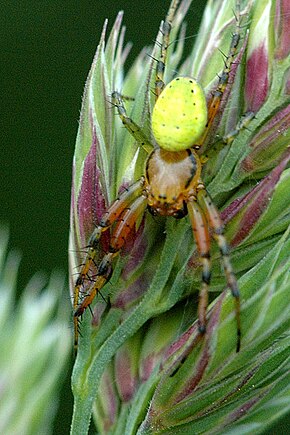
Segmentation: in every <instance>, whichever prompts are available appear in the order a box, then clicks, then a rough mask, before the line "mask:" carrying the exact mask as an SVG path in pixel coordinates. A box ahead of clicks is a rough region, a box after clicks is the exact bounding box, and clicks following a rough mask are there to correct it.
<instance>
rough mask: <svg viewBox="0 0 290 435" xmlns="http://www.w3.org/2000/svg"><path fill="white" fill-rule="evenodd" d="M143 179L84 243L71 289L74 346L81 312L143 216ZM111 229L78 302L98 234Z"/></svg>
mask: <svg viewBox="0 0 290 435" xmlns="http://www.w3.org/2000/svg"><path fill="white" fill-rule="evenodd" d="M143 186H144V179H143V178H141V179H140V180H138V181H137V182H136V183H134V184H132V185H131V186H130V187H129V188H128V189H127V190H125V191H124V192H123V193H122V194H121V195H120V196H119V197H118V198H117V199H116V200H115V201H114V202H113V203H112V205H111V206H110V207H109V209H108V211H107V212H106V213H105V214H104V216H103V218H102V219H101V221H100V223H99V225H98V226H97V227H96V228H95V230H94V232H93V234H92V236H91V238H90V240H89V244H88V252H87V255H86V257H85V260H84V263H83V265H82V267H81V270H80V273H79V276H78V278H77V280H76V284H75V290H74V344H75V348H77V345H78V320H79V317H80V316H81V315H82V314H83V312H84V311H85V309H86V308H87V307H88V306H89V305H90V304H91V303H92V301H93V299H94V297H95V296H96V294H97V293H98V292H99V291H100V290H101V288H102V287H103V286H104V285H105V284H106V282H107V281H108V279H109V278H110V276H111V271H112V261H113V259H114V257H115V256H116V255H117V254H118V253H119V251H120V249H122V247H123V246H124V244H125V242H126V240H127V237H128V235H129V233H130V232H131V231H132V229H133V228H134V227H135V225H136V222H137V220H138V219H139V217H141V216H142V215H143V214H144V211H145V209H146V206H147V199H146V197H145V196H144V195H143ZM110 227H113V231H112V235H111V238H110V247H109V252H108V253H107V254H105V256H104V257H103V259H102V260H101V262H100V264H99V265H98V267H97V273H96V275H95V276H94V283H93V285H92V286H91V287H90V288H89V290H88V292H86V294H85V295H84V296H83V298H82V299H81V300H80V295H81V288H82V286H83V285H84V282H85V280H86V279H87V278H89V276H88V274H89V271H90V269H91V267H92V266H93V264H94V262H95V258H96V255H97V252H98V247H99V240H100V237H101V234H102V233H103V232H104V231H106V230H108V229H109V228H110Z"/></svg>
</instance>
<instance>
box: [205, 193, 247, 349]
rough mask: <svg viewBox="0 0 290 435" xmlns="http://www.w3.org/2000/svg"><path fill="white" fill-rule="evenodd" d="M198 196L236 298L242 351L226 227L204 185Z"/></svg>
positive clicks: (238, 336)
mask: <svg viewBox="0 0 290 435" xmlns="http://www.w3.org/2000/svg"><path fill="white" fill-rule="evenodd" d="M199 189H200V190H199V191H198V194H197V200H198V202H199V204H200V205H201V207H202V209H203V210H204V212H205V214H206V218H207V220H208V223H209V226H210V227H211V228H212V230H213V235H214V238H215V240H216V241H217V244H218V246H219V249H220V253H221V258H222V262H223V267H224V271H225V275H226V279H227V285H228V287H229V288H230V290H231V293H232V296H233V297H234V298H235V310H236V321H237V348H236V349H237V352H238V351H239V350H240V345H241V320H240V311H241V308H240V291H239V287H238V283H237V279H236V276H235V274H234V271H233V268H232V265H231V262H230V258H229V251H230V250H229V246H228V243H227V241H226V238H225V236H224V225H223V223H222V220H221V218H220V215H219V212H218V210H217V208H216V207H215V205H214V204H213V202H212V199H211V198H210V196H209V194H208V193H207V191H206V189H205V188H204V186H203V185H201V186H200V187H199Z"/></svg>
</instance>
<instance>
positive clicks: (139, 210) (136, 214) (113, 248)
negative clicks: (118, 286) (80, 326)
mask: <svg viewBox="0 0 290 435" xmlns="http://www.w3.org/2000/svg"><path fill="white" fill-rule="evenodd" d="M146 207H147V199H146V196H144V195H141V196H139V197H138V198H136V199H135V200H134V201H133V202H132V203H131V204H130V205H129V206H128V207H127V208H126V209H125V210H124V211H123V213H122V214H121V216H120V218H119V219H118V221H117V222H116V226H115V228H114V229H113V232H112V237H111V240H110V247H109V252H108V253H107V254H106V255H105V256H104V257H103V259H102V261H101V262H100V264H99V266H98V270H97V273H96V276H95V278H94V280H95V282H94V285H93V286H92V287H91V288H90V289H89V292H88V293H87V294H86V295H85V297H84V299H83V300H82V301H81V303H80V304H79V305H78V307H77V309H76V311H75V313H74V316H75V317H79V316H81V315H82V314H83V312H84V311H85V309H86V308H88V306H89V305H90V304H91V303H92V301H93V299H94V298H95V296H96V294H97V293H98V292H99V291H100V290H101V288H102V287H103V286H104V285H105V284H106V282H107V281H108V278H109V277H110V276H111V272H112V270H111V269H112V261H113V259H114V257H116V255H117V254H119V251H120V250H121V249H122V248H123V246H124V244H125V242H126V240H127V239H128V236H129V234H130V233H131V231H132V230H133V229H134V227H135V226H136V223H137V221H138V219H139V218H140V217H142V216H143V214H144V212H145V209H146Z"/></svg>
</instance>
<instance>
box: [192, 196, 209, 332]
mask: <svg viewBox="0 0 290 435" xmlns="http://www.w3.org/2000/svg"><path fill="white" fill-rule="evenodd" d="M187 209H188V214H189V218H190V221H191V225H192V230H193V236H194V239H195V241H196V245H197V250H198V253H199V258H200V261H201V264H202V286H201V289H200V291H199V301H198V307H197V310H198V328H199V332H200V333H201V334H204V333H205V330H206V311H207V306H208V289H209V285H210V279H211V260H210V236H209V230H208V223H207V221H206V218H205V215H204V213H203V211H202V209H201V208H200V206H199V205H198V203H197V200H196V198H193V199H191V200H190V201H189V202H188V203H187Z"/></svg>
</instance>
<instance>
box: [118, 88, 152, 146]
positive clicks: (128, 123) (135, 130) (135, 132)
mask: <svg viewBox="0 0 290 435" xmlns="http://www.w3.org/2000/svg"><path fill="white" fill-rule="evenodd" d="M124 99H129V98H128V97H124V96H123V95H121V94H120V93H119V92H116V91H114V92H113V93H112V103H113V104H114V106H115V107H116V108H117V110H118V115H119V117H120V119H121V121H122V124H123V125H124V127H126V129H127V130H128V131H129V133H130V134H131V135H132V136H133V137H134V139H135V140H136V142H137V143H138V145H141V146H142V148H143V149H144V150H145V151H146V152H147V153H148V154H149V153H150V152H151V151H152V150H153V145H152V144H151V142H150V140H149V139H148V138H147V136H146V135H145V134H144V133H143V131H142V129H141V127H139V125H138V124H136V122H135V121H133V120H132V119H131V118H130V117H129V116H128V115H127V111H126V109H125V106H124Z"/></svg>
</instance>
